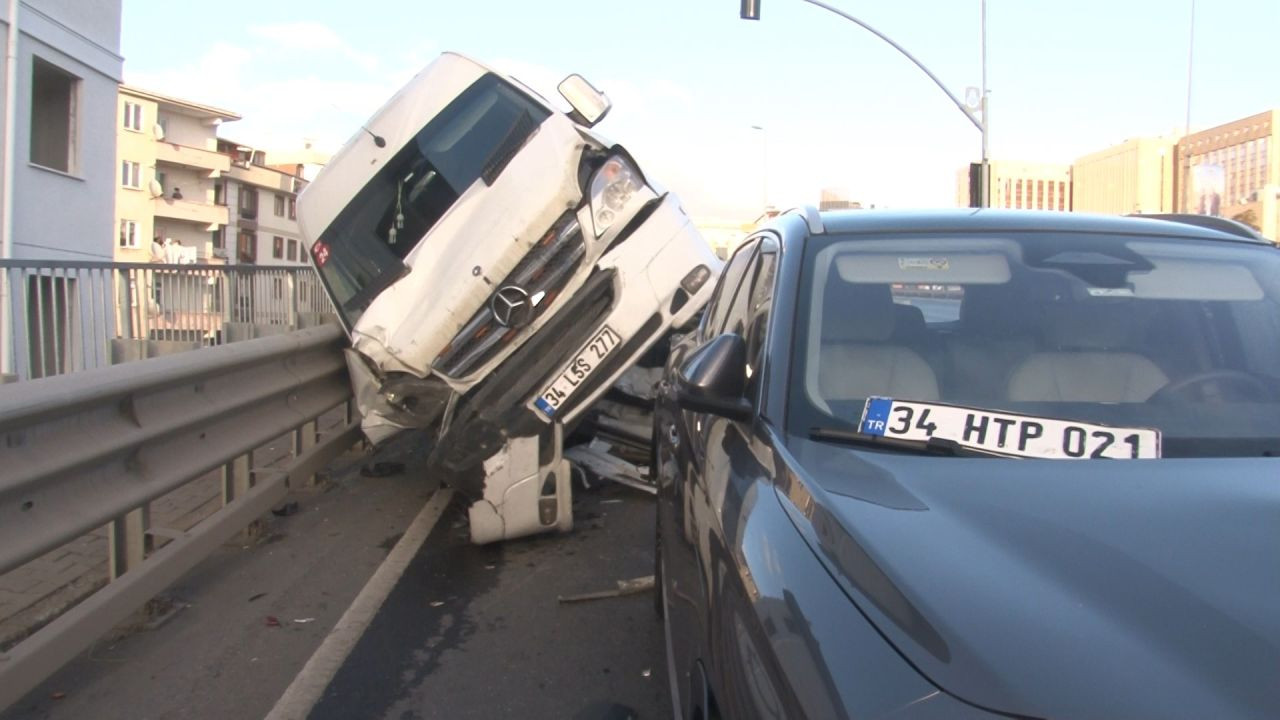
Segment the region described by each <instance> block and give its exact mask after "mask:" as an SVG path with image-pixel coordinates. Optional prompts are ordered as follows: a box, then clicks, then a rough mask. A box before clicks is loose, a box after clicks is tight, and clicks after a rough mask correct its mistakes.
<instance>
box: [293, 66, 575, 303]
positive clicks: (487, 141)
mask: <svg viewBox="0 0 1280 720" xmlns="http://www.w3.org/2000/svg"><path fill="white" fill-rule="evenodd" d="M549 115H550V111H549V110H547V109H546V108H545V107H543V106H542V105H539V104H538V103H536V102H534V101H533V100H532V99H530V98H529V97H528V96H527V95H525V94H524V93H522V92H521V91H519V90H517V89H516V88H514V87H513V86H511V85H510V84H509V83H507V82H505V81H503V80H502V79H501V78H499V77H497V76H496V75H492V74H489V75H485V76H483V77H481V78H480V79H479V80H477V81H476V82H475V83H473V84H472V85H471V86H470V87H469V88H467V89H466V90H465V91H463V92H462V93H461V94H460V95H459V96H458V97H457V99H455V100H454V101H453V102H451V103H449V105H448V106H447V107H445V109H444V110H442V111H441V112H440V113H439V114H438V115H436V116H435V117H434V118H432V119H431V121H430V122H428V123H427V124H426V126H424V127H423V128H422V130H421V131H419V132H418V134H417V135H416V136H414V137H413V138H412V139H411V140H410V141H409V142H408V143H406V144H405V146H404V147H403V148H401V149H400V151H399V152H397V153H396V154H395V156H394V157H392V158H391V160H390V161H388V162H387V164H386V165H385V166H384V167H383V168H382V170H380V171H379V172H378V173H377V174H376V175H375V176H374V177H373V179H372V180H370V181H369V183H368V184H367V185H365V186H364V188H363V189H361V190H360V192H359V193H357V194H356V195H355V197H354V198H353V199H352V200H351V203H350V204H348V205H347V207H346V208H344V209H343V210H342V212H340V213H338V215H337V217H336V218H335V219H334V221H333V223H331V224H330V225H329V227H328V228H327V229H326V230H325V231H324V233H323V234H322V235H321V236H320V239H319V240H318V241H317V242H316V243H315V245H314V246H313V247H312V256H313V259H314V260H315V265H316V268H317V269H318V270H319V271H320V274H321V276H322V277H323V278H324V281H325V283H326V284H327V285H328V286H329V288H330V290H331V291H332V293H333V295H334V298H335V300H336V301H337V303H336V304H337V306H338V308H339V312H341V313H342V315H343V317H344V319H345V320H346V322H347V324H348V326H351V325H354V324H355V322H356V320H357V319H358V318H359V317H360V314H361V313H362V312H363V311H364V309H365V308H367V307H368V306H369V303H371V302H372V301H373V299H374V298H375V297H377V295H378V293H380V292H382V290H383V289H385V288H386V287H387V286H388V285H390V284H391V283H393V282H395V281H396V280H398V279H399V278H400V277H401V276H402V275H403V274H404V273H405V272H407V269H406V267H405V264H404V262H403V261H404V258H405V256H406V255H408V254H409V252H410V251H412V250H413V249H414V248H415V247H417V245H418V242H419V241H420V240H421V239H422V237H423V236H424V235H426V234H427V231H429V230H430V229H431V228H432V227H433V226H434V225H435V224H436V222H437V221H438V220H439V219H440V218H441V217H442V216H443V215H444V214H445V213H446V212H447V211H448V210H449V208H451V207H453V204H454V203H455V202H457V200H458V198H459V197H460V196H461V195H462V194H463V193H464V192H466V190H467V188H469V187H471V186H472V185H473V184H474V183H476V182H477V181H483V182H485V183H492V182H493V181H494V179H496V178H497V176H498V174H500V173H501V172H502V169H503V168H504V167H505V166H506V163H507V161H509V160H510V159H511V157H512V156H513V155H514V154H515V153H516V152H517V151H518V150H519V149H520V147H521V146H522V145H523V144H524V142H525V141H526V140H528V139H529V137H530V136H532V135H533V133H534V132H535V131H536V130H537V128H538V126H539V125H540V124H541V123H542V121H543V120H545V119H546V118H547V117H548V116H549Z"/></svg>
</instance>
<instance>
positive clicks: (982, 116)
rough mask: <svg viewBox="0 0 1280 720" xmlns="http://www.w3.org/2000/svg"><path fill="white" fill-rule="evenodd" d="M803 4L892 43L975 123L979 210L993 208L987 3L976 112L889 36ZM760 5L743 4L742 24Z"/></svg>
mask: <svg viewBox="0 0 1280 720" xmlns="http://www.w3.org/2000/svg"><path fill="white" fill-rule="evenodd" d="M802 1H803V2H807V3H809V4H810V5H816V6H818V7H820V8H822V9H823V10H826V11H827V12H830V13H834V14H836V15H839V16H840V17H842V18H844V19H845V20H848V21H849V22H852V23H854V24H856V25H858V26H860V27H862V28H863V29H864V30H866V31H868V32H870V33H871V34H873V35H875V36H876V37H878V38H880V39H881V40H883V41H885V42H887V43H889V45H890V46H892V47H893V49H894V50H897V51H898V52H900V53H902V54H903V55H904V56H905V57H906V58H907V59H908V60H910V61H911V62H912V64H914V65H915V66H916V67H918V68H920V70H921V71H923V72H924V74H925V75H928V76H929V79H930V80H932V81H933V83H934V84H935V85H937V86H938V88H939V89H940V90H942V92H944V93H946V95H947V97H948V98H950V99H951V102H952V103H955V106H956V107H957V108H959V109H960V112H962V113H964V116H965V117H967V118H969V122H971V123H973V126H974V127H976V128H978V131H979V132H981V133H982V170H981V173H982V174H981V180H980V181H979V195H980V206H981V207H990V206H991V198H990V192H991V189H990V184H991V183H990V177H989V175H990V162H989V161H990V158H989V157H988V155H987V130H988V127H989V111H990V107H989V97H988V95H989V94H988V92H987V0H982V87H981V95H980V96H979V99H978V102H977V103H976V104H977V107H976V108H974V107H970V106H969V105H966V104H965V103H964V102H962V101H961V100H960V98H958V97H956V95H955V93H953V92H951V90H950V89H948V88H947V86H946V85H943V84H942V81H941V80H939V79H938V76H937V75H934V74H933V71H931V70H930V69H929V68H927V67H925V65H924V63H922V62H920V61H919V60H917V59H916V57H915V56H914V55H912V54H911V53H909V52H907V49H906V48H904V47H902V46H901V45H899V44H898V43H896V42H894V41H893V39H892V38H890V37H889V36H888V35H885V34H884V33H882V32H880V31H879V30H876V29H875V28H873V27H871V26H870V25H868V24H867V23H865V22H863V21H861V20H859V19H858V18H856V17H854V16H852V15H850V14H849V13H847V12H845V11H843V10H841V9H839V8H837V7H833V6H831V5H828V4H826V3H824V2H821V0H802ZM760 2H761V0H741V3H742V5H741V16H742V19H743V20H759V19H760Z"/></svg>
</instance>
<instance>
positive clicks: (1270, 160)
mask: <svg viewBox="0 0 1280 720" xmlns="http://www.w3.org/2000/svg"><path fill="white" fill-rule="evenodd" d="M1278 145H1280V110H1268V111H1266V112H1262V113H1258V114H1256V115H1251V116H1249V117H1245V118H1241V119H1239V120H1234V121H1232V122H1229V123H1225V124H1223V125H1218V126H1217V127H1212V128H1209V129H1207V130H1202V131H1200V132H1195V133H1191V134H1189V135H1187V136H1186V137H1184V138H1182V139H1181V140H1179V141H1178V144H1177V150H1176V155H1177V160H1176V162H1177V175H1176V183H1177V187H1176V190H1175V192H1176V198H1177V205H1178V210H1179V211H1180V212H1189V213H1196V214H1201V215H1217V216H1221V217H1226V218H1232V219H1235V220H1239V221H1241V222H1243V223H1245V224H1247V225H1251V226H1253V227H1254V228H1256V229H1257V230H1259V231H1261V232H1262V234H1263V235H1265V236H1267V237H1268V238H1270V239H1271V240H1272V241H1277V240H1280V150H1278V149H1277V146H1278Z"/></svg>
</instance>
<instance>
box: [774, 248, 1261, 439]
mask: <svg viewBox="0 0 1280 720" xmlns="http://www.w3.org/2000/svg"><path fill="white" fill-rule="evenodd" d="M806 254H807V260H806V266H805V276H804V280H803V282H804V289H803V290H802V293H801V298H800V304H799V309H798V314H797V318H799V319H800V320H799V322H798V324H797V328H796V338H795V340H796V342H795V343H794V348H795V355H794V358H795V359H794V362H795V365H794V366H793V371H792V380H793V384H792V386H791V391H792V392H791V398H792V400H791V405H790V411H789V423H790V424H791V425H792V426H793V427H795V429H796V430H795V431H796V432H798V433H807V432H808V431H809V429H810V428H815V427H818V428H825V427H834V428H843V429H847V430H854V429H856V428H857V423H858V421H859V418H860V417H861V416H862V414H863V412H864V409H865V408H866V407H867V399H868V398H869V397H885V398H893V399H895V400H904V401H915V402H921V403H935V404H937V403H941V404H947V405H952V406H961V407H964V408H980V409H982V410H984V411H991V412H1005V413H1019V414H1023V415H1029V416H1035V417H1045V418H1058V419H1062V420H1069V421H1079V422H1085V423H1096V424H1099V425H1106V426H1117V427H1133V428H1154V429H1156V430H1159V431H1161V432H1162V433H1163V437H1164V455H1165V456H1183V457H1186V456H1198V455H1199V456H1203V455H1218V456H1227V455H1232V456H1245V455H1262V454H1274V453H1276V452H1280V439H1278V438H1280V252H1277V251H1276V250H1275V248H1273V247H1270V246H1264V245H1254V244H1251V243H1234V242H1221V241H1195V240H1188V239H1180V238H1164V237H1159V236H1106V235H1090V234H1051V233H1035V234H1032V233H1028V234H1026V235H1025V236H1021V237H1019V236H1011V235H1003V236H1000V237H985V236H983V237H979V236H968V235H959V234H957V235H955V236H950V237H940V236H929V235H921V236H915V237H911V236H903V237H893V238H874V237H868V238H849V237H838V236H837V237H834V238H832V239H830V240H825V241H824V242H821V243H816V242H815V243H813V244H812V245H809V246H806ZM937 414H938V413H936V412H935V413H934V415H935V416H936V415H937ZM1046 427H1047V426H1046Z"/></svg>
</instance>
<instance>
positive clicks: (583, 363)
mask: <svg viewBox="0 0 1280 720" xmlns="http://www.w3.org/2000/svg"><path fill="white" fill-rule="evenodd" d="M621 344H622V338H621V337H620V336H619V335H618V333H616V332H614V331H613V329H612V328H610V327H609V326H608V325H605V326H604V327H602V328H600V332H598V333H596V336H595V337H593V338H591V341H590V342H588V343H587V346H586V347H584V348H582V350H581V352H579V353H578V356H577V357H575V358H574V359H573V360H572V361H571V362H570V363H569V364H568V365H566V366H565V367H564V368H563V369H562V370H561V371H560V373H559V374H557V375H556V379H555V380H553V381H552V382H551V385H549V386H548V387H547V388H546V389H545V390H543V391H542V393H541V394H540V395H538V399H537V400H534V401H533V404H534V406H535V407H537V408H538V409H539V410H541V411H542V414H543V415H545V416H547V419H551V418H553V417H555V415H556V411H558V410H559V409H560V407H561V406H562V405H564V403H565V401H566V400H568V399H569V396H570V395H572V394H573V392H574V391H575V390H577V389H578V386H579V385H581V384H582V383H583V381H585V380H586V379H587V376H589V375H590V374H591V373H592V372H593V371H594V370H595V369H596V368H598V367H600V364H601V363H602V362H604V359H605V358H607V357H609V353H612V352H613V351H614V350H615V349H616V348H617V347H618V346H619V345H621Z"/></svg>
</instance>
